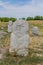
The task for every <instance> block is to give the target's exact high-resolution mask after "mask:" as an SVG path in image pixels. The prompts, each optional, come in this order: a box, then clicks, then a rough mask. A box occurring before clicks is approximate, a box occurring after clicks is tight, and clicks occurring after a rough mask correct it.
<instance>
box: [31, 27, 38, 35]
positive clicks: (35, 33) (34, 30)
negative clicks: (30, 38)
mask: <svg viewBox="0 0 43 65" xmlns="http://www.w3.org/2000/svg"><path fill="white" fill-rule="evenodd" d="M32 33H33V35H38V27H37V26H34V27H33V32H32Z"/></svg>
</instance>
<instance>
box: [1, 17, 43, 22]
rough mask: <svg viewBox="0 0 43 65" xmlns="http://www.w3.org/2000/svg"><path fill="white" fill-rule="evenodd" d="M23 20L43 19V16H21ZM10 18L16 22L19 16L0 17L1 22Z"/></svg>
mask: <svg viewBox="0 0 43 65" xmlns="http://www.w3.org/2000/svg"><path fill="white" fill-rule="evenodd" d="M19 19H23V20H27V21H28V20H43V16H35V17H27V18H19ZM9 20H11V21H13V22H15V21H16V20H17V18H8V17H0V21H1V22H8V21H9Z"/></svg>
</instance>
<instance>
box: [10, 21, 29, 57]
mask: <svg viewBox="0 0 43 65" xmlns="http://www.w3.org/2000/svg"><path fill="white" fill-rule="evenodd" d="M29 41H30V39H29V25H28V23H27V21H24V20H18V21H15V23H14V24H13V32H12V33H11V38H10V49H9V51H10V52H14V50H15V51H16V52H17V54H18V55H24V56H26V55H27V54H28V50H27V48H28V47H29Z"/></svg>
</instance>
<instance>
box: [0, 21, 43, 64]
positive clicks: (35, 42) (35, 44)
mask: <svg viewBox="0 0 43 65" xmlns="http://www.w3.org/2000/svg"><path fill="white" fill-rule="evenodd" d="M28 23H29V24H30V45H29V54H28V56H27V57H21V56H18V57H14V56H12V55H10V54H9V52H7V54H6V55H5V58H3V59H2V60H0V65H38V64H40V65H43V56H37V54H40V55H43V21H40V20H32V21H31V20H30V21H28ZM7 25H8V23H7V22H2V23H1V22H0V30H1V27H2V26H3V27H4V31H6V32H7ZM33 26H38V28H39V36H33V35H32V27H33ZM1 40H2V46H3V47H5V49H6V48H7V49H8V48H9V43H10V33H8V35H6V36H5V37H4V38H3V39H1Z"/></svg>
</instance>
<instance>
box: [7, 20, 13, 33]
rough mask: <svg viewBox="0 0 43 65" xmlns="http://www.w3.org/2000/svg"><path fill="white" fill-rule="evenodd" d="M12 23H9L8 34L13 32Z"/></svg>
mask: <svg viewBox="0 0 43 65" xmlns="http://www.w3.org/2000/svg"><path fill="white" fill-rule="evenodd" d="M12 24H13V23H12V21H9V23H8V32H12Z"/></svg>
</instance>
